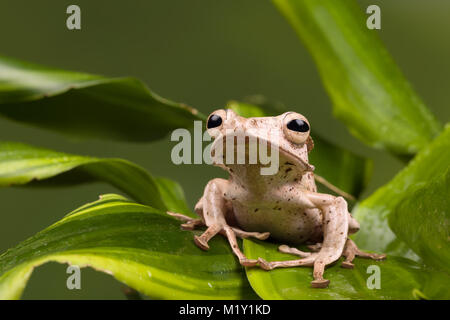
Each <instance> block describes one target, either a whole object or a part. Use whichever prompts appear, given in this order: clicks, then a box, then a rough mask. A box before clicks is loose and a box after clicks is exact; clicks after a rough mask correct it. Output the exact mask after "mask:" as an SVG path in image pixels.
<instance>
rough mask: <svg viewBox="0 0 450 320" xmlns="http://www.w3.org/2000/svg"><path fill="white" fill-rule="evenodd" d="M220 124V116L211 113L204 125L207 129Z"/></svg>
mask: <svg viewBox="0 0 450 320" xmlns="http://www.w3.org/2000/svg"><path fill="white" fill-rule="evenodd" d="M221 124H222V118H221V117H220V116H218V115H216V114H212V115H211V116H210V117H209V119H208V123H207V125H206V127H207V128H208V129H211V128H217V127H219V126H220V125H221Z"/></svg>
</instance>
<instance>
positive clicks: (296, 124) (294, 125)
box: [287, 119, 309, 132]
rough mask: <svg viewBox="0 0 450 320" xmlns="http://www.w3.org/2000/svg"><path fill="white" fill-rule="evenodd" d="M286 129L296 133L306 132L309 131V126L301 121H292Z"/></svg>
mask: <svg viewBox="0 0 450 320" xmlns="http://www.w3.org/2000/svg"><path fill="white" fill-rule="evenodd" d="M287 128H288V129H289V130H292V131H297V132H308V131H309V125H308V123H306V121H303V120H302V119H294V120H291V121H289V122H288V123H287Z"/></svg>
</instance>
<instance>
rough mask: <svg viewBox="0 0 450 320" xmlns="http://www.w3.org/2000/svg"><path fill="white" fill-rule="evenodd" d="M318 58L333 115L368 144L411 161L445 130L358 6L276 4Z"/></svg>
mask: <svg viewBox="0 0 450 320" xmlns="http://www.w3.org/2000/svg"><path fill="white" fill-rule="evenodd" d="M273 2H274V4H275V6H276V7H278V9H279V10H280V11H281V13H282V14H283V15H284V16H285V17H286V18H287V20H288V21H289V22H290V23H291V25H292V26H293V28H294V30H295V31H296V32H297V34H298V35H299V37H300V38H301V39H302V40H303V43H304V44H305V45H306V47H307V48H308V50H309V52H310V53H311V55H312V57H313V58H314V60H315V62H316V65H317V67H318V70H319V74H320V76H321V78H322V82H323V84H324V86H325V89H326V90H327V92H328V94H329V96H330V98H331V100H332V102H333V110H334V114H335V115H336V116H337V117H338V118H339V119H340V120H342V121H343V122H344V123H345V124H346V126H347V127H348V128H349V130H350V132H351V133H352V134H354V135H355V136H356V137H358V138H359V139H360V140H362V141H364V142H365V143H367V144H369V145H371V146H373V147H377V148H382V149H386V150H388V151H390V152H392V153H394V154H396V155H398V156H399V157H402V158H404V157H410V155H413V154H415V153H416V152H418V151H419V150H420V149H422V148H423V147H425V146H426V145H427V144H428V143H429V142H430V141H431V140H432V139H433V138H434V137H435V136H436V135H437V134H438V133H439V132H440V131H441V125H440V124H439V123H438V122H437V120H436V119H435V118H434V116H433V115H432V114H431V112H430V111H429V110H428V109H427V108H426V106H425V105H424V103H423V102H422V101H421V100H420V98H419V97H418V96H417V94H416V93H415V92H414V91H413V89H412V88H411V86H410V85H409V83H408V82H407V81H406V80H405V78H404V77H403V75H402V73H401V71H400V70H399V68H398V67H397V66H396V65H395V63H394V62H393V60H392V58H391V57H390V55H389V53H388V52H387V50H386V49H385V48H384V46H383V44H382V43H381V41H380V40H379V38H378V37H377V35H376V31H375V30H368V29H367V28H366V21H365V17H364V15H363V14H362V12H361V9H360V8H359V6H358V4H357V3H356V1H336V0H320V1H316V0H273Z"/></svg>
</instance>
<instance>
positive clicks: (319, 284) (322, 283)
mask: <svg viewBox="0 0 450 320" xmlns="http://www.w3.org/2000/svg"><path fill="white" fill-rule="evenodd" d="M329 284H330V280H327V279H316V280H313V281H311V287H312V288H326V287H328V285H329Z"/></svg>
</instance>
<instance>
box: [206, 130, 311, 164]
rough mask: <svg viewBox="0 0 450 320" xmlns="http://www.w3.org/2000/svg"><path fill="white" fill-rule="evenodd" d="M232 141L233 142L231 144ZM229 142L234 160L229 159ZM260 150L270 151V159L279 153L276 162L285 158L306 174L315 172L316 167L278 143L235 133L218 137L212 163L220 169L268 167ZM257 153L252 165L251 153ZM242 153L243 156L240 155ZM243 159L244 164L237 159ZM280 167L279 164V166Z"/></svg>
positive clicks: (214, 146) (213, 147)
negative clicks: (239, 166)
mask: <svg viewBox="0 0 450 320" xmlns="http://www.w3.org/2000/svg"><path fill="white" fill-rule="evenodd" d="M230 141H231V142H230ZM227 142H228V143H229V145H230V146H231V147H232V148H233V150H232V152H231V155H232V159H229V157H228V158H227ZM259 148H263V149H264V148H266V150H270V153H269V152H266V154H270V156H269V158H271V159H272V157H273V154H272V152H276V153H278V155H277V157H276V160H277V161H279V158H280V157H283V158H284V159H286V160H287V161H288V162H292V163H294V164H296V165H298V167H299V168H300V169H301V170H302V171H304V172H306V171H311V172H312V171H314V166H313V165H310V164H309V163H308V162H306V161H305V160H304V159H302V158H301V157H300V156H298V155H296V154H295V153H293V152H292V151H290V150H287V149H286V148H283V147H282V146H280V145H279V144H278V143H274V142H272V141H269V140H267V139H266V138H264V137H260V136H257V135H253V134H248V133H247V134H245V135H244V136H242V137H239V138H238V136H237V135H236V134H235V133H230V134H225V135H224V134H221V135H220V136H218V137H217V138H216V139H215V140H214V142H213V144H212V146H211V158H212V163H213V164H214V165H216V166H220V167H228V166H230V165H236V164H243V165H250V164H254V165H259V166H267V165H269V163H268V162H267V161H261V159H260V152H259ZM251 152H256V155H254V159H256V163H254V162H253V163H252V162H251V161H250V153H251ZM240 153H241V154H240ZM239 157H240V158H241V160H244V163H242V162H238V161H237V159H238V158H239ZM230 160H231V162H230ZM277 166H278V167H279V163H278V164H277Z"/></svg>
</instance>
